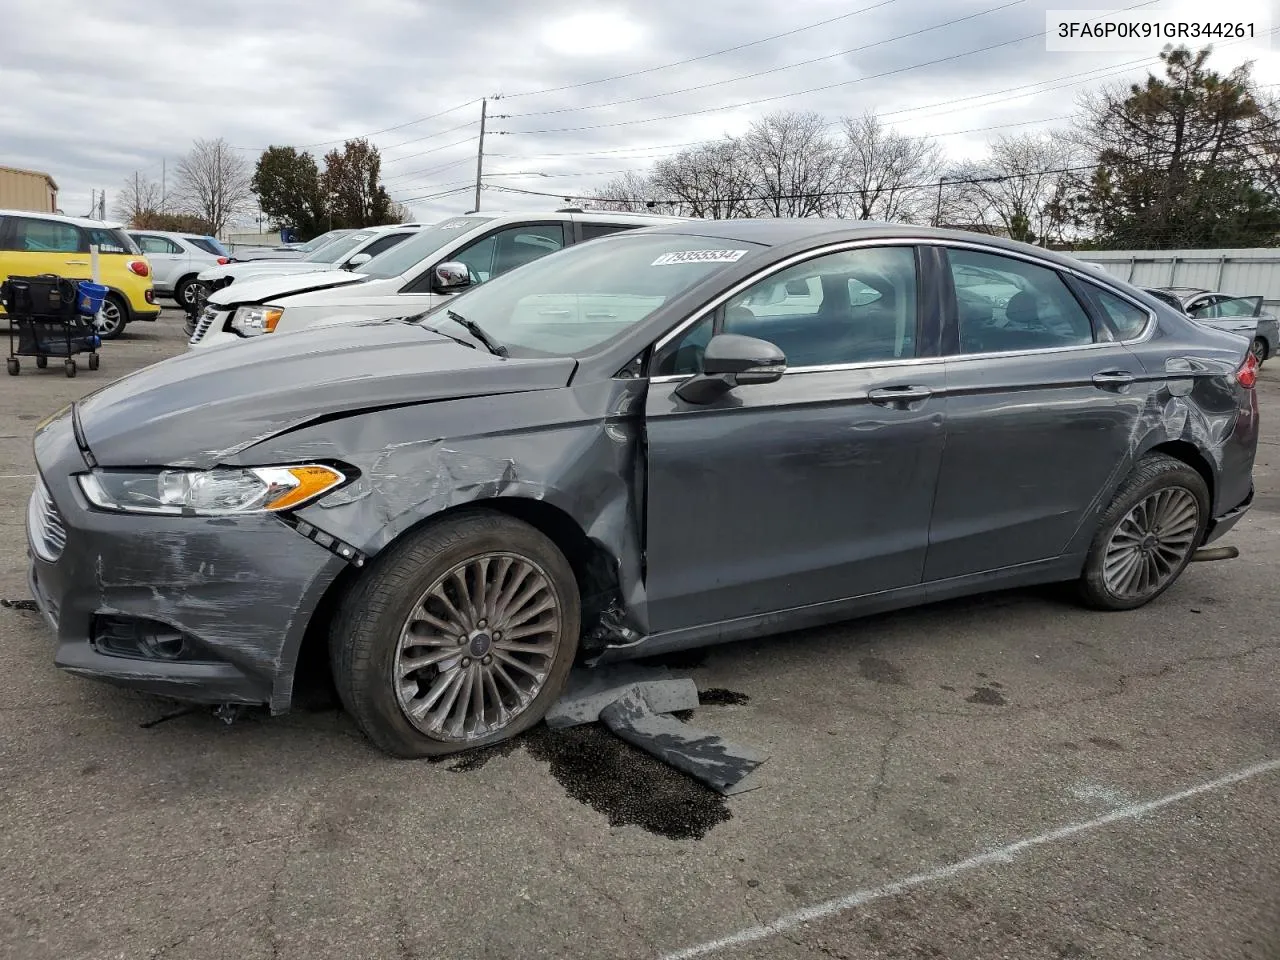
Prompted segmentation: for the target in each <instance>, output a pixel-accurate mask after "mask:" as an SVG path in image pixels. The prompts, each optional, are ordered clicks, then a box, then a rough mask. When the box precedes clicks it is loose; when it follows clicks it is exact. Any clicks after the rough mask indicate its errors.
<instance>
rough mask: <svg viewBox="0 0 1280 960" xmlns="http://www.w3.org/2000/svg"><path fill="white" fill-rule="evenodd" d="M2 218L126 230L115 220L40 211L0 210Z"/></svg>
mask: <svg viewBox="0 0 1280 960" xmlns="http://www.w3.org/2000/svg"><path fill="white" fill-rule="evenodd" d="M0 216H7V217H28V218H32V219H35V220H56V221H58V222H59V223H71V224H75V225H76V226H77V227H93V228H96V229H98V230H102V229H107V230H123V229H124V228H125V227H124V224H123V223H119V222H117V221H115V220H90V219H89V218H88V217H68V216H66V215H65V214H61V213H42V212H40V211H39V210H0Z"/></svg>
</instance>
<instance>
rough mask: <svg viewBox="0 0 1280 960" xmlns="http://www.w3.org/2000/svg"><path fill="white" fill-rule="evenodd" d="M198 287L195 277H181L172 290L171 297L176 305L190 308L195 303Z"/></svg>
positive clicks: (198, 283)
mask: <svg viewBox="0 0 1280 960" xmlns="http://www.w3.org/2000/svg"><path fill="white" fill-rule="evenodd" d="M199 289H200V281H199V280H197V279H196V278H195V277H183V278H182V279H181V280H180V281H179V282H178V286H177V287H176V288H175V289H174V291H173V299H174V300H176V301H177V303H178V306H180V307H182V308H183V309H185V310H190V309H191V308H192V307H194V306H195V305H196V295H197V292H198V291H199Z"/></svg>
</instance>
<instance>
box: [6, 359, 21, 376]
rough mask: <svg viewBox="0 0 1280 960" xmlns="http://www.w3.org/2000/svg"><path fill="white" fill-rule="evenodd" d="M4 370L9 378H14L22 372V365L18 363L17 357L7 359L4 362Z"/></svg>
mask: <svg viewBox="0 0 1280 960" xmlns="http://www.w3.org/2000/svg"><path fill="white" fill-rule="evenodd" d="M4 368H5V369H6V370H7V371H9V376H11V377H16V376H17V375H18V374H19V373H21V372H22V364H21V363H19V362H18V358H17V357H7V358H6V359H5V361H4Z"/></svg>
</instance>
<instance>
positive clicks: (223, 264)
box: [218, 257, 231, 267]
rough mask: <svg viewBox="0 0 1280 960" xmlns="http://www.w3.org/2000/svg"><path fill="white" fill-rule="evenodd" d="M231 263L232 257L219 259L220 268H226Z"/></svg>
mask: <svg viewBox="0 0 1280 960" xmlns="http://www.w3.org/2000/svg"><path fill="white" fill-rule="evenodd" d="M230 262H231V258H230V257H219V258H218V266H220V267H223V266H226V265H227V264H228V263H230Z"/></svg>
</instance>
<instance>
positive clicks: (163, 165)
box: [160, 157, 169, 213]
mask: <svg viewBox="0 0 1280 960" xmlns="http://www.w3.org/2000/svg"><path fill="white" fill-rule="evenodd" d="M168 163H169V160H168V158H167V157H161V158H160V212H161V213H165V212H166V211H165V201H166V200H167V199H168V197H169V169H168Z"/></svg>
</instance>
